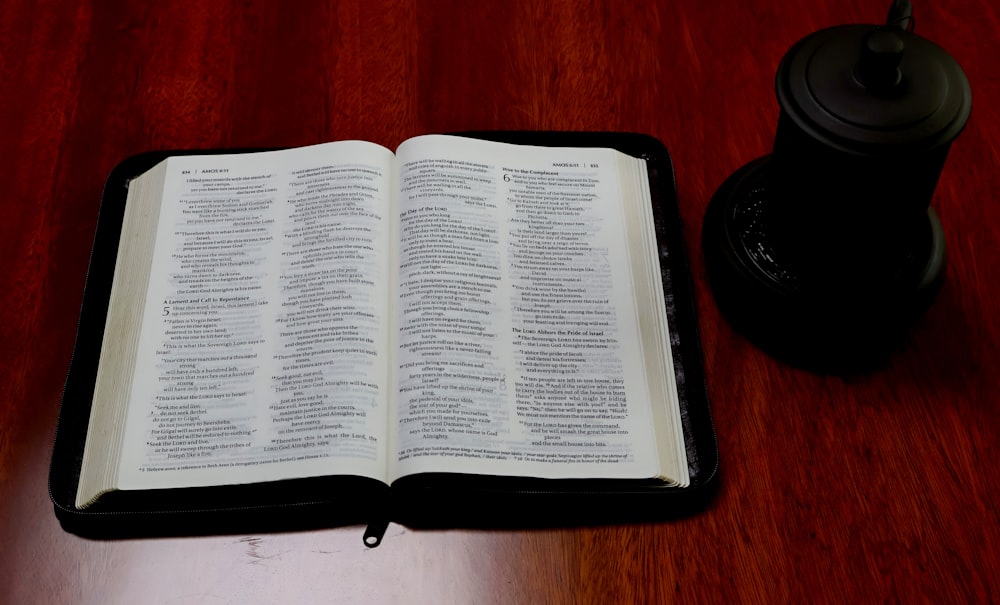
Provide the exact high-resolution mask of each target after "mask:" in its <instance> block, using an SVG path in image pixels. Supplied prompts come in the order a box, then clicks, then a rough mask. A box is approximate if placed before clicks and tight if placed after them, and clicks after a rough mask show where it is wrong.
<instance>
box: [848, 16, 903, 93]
mask: <svg viewBox="0 0 1000 605" xmlns="http://www.w3.org/2000/svg"><path fill="white" fill-rule="evenodd" d="M904 49H905V45H904V44H903V39H902V38H900V37H899V36H898V35H897V34H896V33H894V32H892V31H888V30H884V29H873V30H872V31H871V32H869V34H868V35H867V36H865V40H864V44H863V45H862V47H861V60H860V61H858V64H857V66H856V67H855V78H856V79H857V80H858V82H859V83H860V84H861V85H862V86H864V87H865V88H866V89H868V90H870V91H871V92H872V93H874V94H876V95H879V96H888V95H891V94H892V93H893V92H895V91H896V90H897V89H898V88H899V85H900V84H901V83H902V81H903V74H902V72H901V71H900V70H899V64H900V63H901V62H902V60H903V50H904Z"/></svg>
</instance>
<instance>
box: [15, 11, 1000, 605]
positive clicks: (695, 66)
mask: <svg viewBox="0 0 1000 605" xmlns="http://www.w3.org/2000/svg"><path fill="white" fill-rule="evenodd" d="M887 4H888V3H887V2H885V1H883V2H875V3H871V2H862V0H848V1H841V0H838V1H834V0H821V1H819V2H798V1H793V0H771V1H769V2H766V3H765V2H746V1H735V0H722V1H721V2H701V1H698V0H677V1H673V2H658V3H654V2H612V1H608V2H566V1H563V0H546V1H541V0H534V1H529V0H525V1H518V2H461V1H457V0H451V1H447V2H446V1H441V2H433V3H431V2H413V1H412V0H410V1H407V0H365V1H358V0H344V1H342V2H328V3H320V2H284V3H279V2H265V1H263V0H246V1H243V0H241V1H236V0H217V1H214V2H194V1H188V2H180V1H178V2H132V1H124V0H102V1H101V2H86V1H80V2H72V1H69V0H31V1H28V0H2V1H0V143H2V144H0V192H2V195H0V208H2V217H3V220H2V221H0V230H2V236H0V259H2V261H3V269H2V275H3V279H2V280H0V283H2V285H3V290H2V293H0V317H2V321H0V345H2V346H0V392H2V393H3V397H2V399H0V602H2V603H11V604H19V603H95V604H97V603H101V604H103V603H205V604H214V603H252V602H262V603H277V602H281V603H309V602H363V603H369V602H405V603H411V602H418V603H491V602H495V603H517V602H524V603H534V602H552V603H584V602H596V603H616V602H669V601H675V600H676V601H678V602H684V603H692V602H706V603H735V602H767V603H813V602H835V603H867V602H873V603H883V602H887V603H921V602H929V603H931V602H932V603H967V602H968V603H986V602H997V601H1000V513H998V508H997V502H998V501H1000V488H998V487H997V485H998V479H1000V473H998V472H997V470H996V468H995V467H996V464H997V461H998V460H1000V448H998V434H1000V371H998V365H1000V245H998V240H1000V206H998V203H997V202H998V199H997V198H998V192H1000V176H998V174H1000V165H998V164H1000V163H998V160H1000V157H998V156H1000V143H998V142H997V141H998V140H1000V112H997V110H996V109H995V107H996V106H997V105H998V104H1000V78H998V75H997V74H998V71H1000V50H998V49H1000V10H998V8H997V6H998V5H997V4H996V3H995V2H994V1H993V0H965V1H963V2H950V3H949V2H918V3H917V7H916V30H917V32H918V33H920V34H922V35H923V36H925V37H928V38H930V39H931V40H933V41H936V42H937V43H939V44H941V45H942V46H944V47H945V48H947V50H948V51H949V52H950V53H952V54H953V55H954V56H955V57H956V58H957V59H958V61H959V62H960V63H961V64H962V65H963V67H964V68H965V70H966V72H967V74H968V76H969V79H970V81H971V84H972V90H973V98H974V101H973V114H972V118H971V120H970V121H969V124H968V127H967V128H966V130H965V132H964V133H963V134H962V135H961V136H960V138H959V139H958V141H957V143H956V144H955V145H954V147H953V148H952V151H951V155H950V157H949V159H948V162H947V165H946V167H945V170H944V174H943V176H942V178H941V181H940V184H939V187H938V189H937V194H936V197H935V201H934V204H935V207H936V208H937V209H938V212H939V214H940V216H941V219H942V222H943V224H944V230H945V232H946V235H947V239H948V242H949V246H950V265H949V274H948V279H947V282H946V284H945V286H944V289H943V291H942V292H941V294H940V296H939V298H938V300H937V302H936V303H935V304H934V306H933V307H932V309H931V310H930V311H929V313H928V314H927V315H926V316H925V317H924V319H923V320H922V321H921V323H920V324H919V325H918V326H917V327H916V328H915V329H914V330H913V332H912V334H911V337H910V338H909V339H908V340H907V342H906V343H904V345H903V348H902V350H901V351H900V352H899V353H898V354H897V355H895V356H894V357H893V358H892V359H891V361H890V363H889V364H888V365H887V367H885V368H883V369H881V370H879V371H877V372H875V373H872V374H870V375H865V376H860V377H855V378H851V379H844V378H838V377H831V376H818V375H814V374H810V373H807V372H803V371H800V370H796V369H793V368H790V367H788V366H786V365H783V364H781V363H778V362H776V361H774V360H772V359H771V358H769V357H767V356H766V355H764V354H763V353H761V352H760V351H759V350H757V349H756V348H755V347H754V346H752V345H750V344H749V343H748V342H746V341H745V340H744V339H743V338H741V337H740V336H739V335H737V334H736V333H734V332H733V330H732V329H731V328H730V326H729V325H728V324H727V323H726V322H725V321H724V320H723V319H722V318H721V316H720V314H719V312H718V309H717V307H716V306H715V303H714V301H713V299H712V297H711V294H710V292H709V290H708V287H707V282H706V276H705V268H704V261H703V258H702V256H701V242H700V228H701V220H702V216H703V214H704V212H705V208H706V205H707V204H708V201H709V199H710V197H711V195H712V193H713V191H714V190H715V189H716V187H718V186H719V184H720V183H721V182H722V181H723V179H724V178H725V177H726V176H727V175H728V174H730V173H731V172H732V171H733V170H734V169H736V168H737V167H739V166H740V165H742V164H743V163H745V162H747V161H749V160H751V159H753V158H755V157H758V156H760V155H763V154H765V153H767V152H769V150H770V145H771V142H772V139H773V135H774V129H775V124H776V120H777V115H778V108H777V104H776V101H775V99H774V91H773V77H774V72H775V68H776V66H777V64H778V61H779V59H780V58H781V56H782V54H783V53H784V52H785V50H786V49H787V48H788V47H789V46H790V45H791V44H792V43H793V42H795V41H796V40H798V39H799V38H801V37H802V36H804V35H806V34H808V33H810V32H812V31H814V30H816V29H818V28H821V27H826V26H831V25H837V24H843V23H857V22H875V21H879V20H881V19H882V18H883V17H884V14H885V9H886V8H887ZM883 5H886V6H883ZM467 129H570V130H630V131H639V132H645V133H649V134H652V135H654V136H656V137H658V138H660V139H661V140H663V141H664V142H665V143H666V145H667V146H668V147H669V149H670V150H671V152H672V155H673V159H674V163H675V169H676V172H677V188H678V193H679V199H680V211H681V215H682V219H683V223H684V230H685V233H686V237H687V246H688V249H689V250H690V253H691V257H692V264H693V267H692V269H693V275H694V284H695V290H696V295H697V300H698V307H699V313H700V323H701V330H702V335H703V339H704V351H705V363H706V371H707V378H708V388H709V392H710V395H711V398H712V401H713V411H714V416H715V420H716V424H717V430H718V439H719V448H720V453H721V459H722V477H721V488H720V490H719V492H718V494H717V496H716V498H715V499H714V501H713V503H712V505H711V506H710V507H709V509H708V510H706V511H704V512H703V513H701V514H699V515H696V516H693V517H691V518H687V519H684V520H679V521H675V522H668V523H660V524H648V525H629V526H608V527H598V528H581V529H560V530H538V531H493V532H487V531H465V530H463V531H457V530H456V531H420V530H411V529H408V528H406V527H402V526H398V525H391V526H390V527H389V530H388V533H387V535H386V538H385V541H384V542H383V544H382V546H380V547H379V548H377V549H374V550H371V549H366V548H365V547H364V546H363V545H362V541H361V532H362V529H361V528H359V527H346V528H337V529H330V530H324V531H314V532H302V533H293V534H277V535H264V534H262V535H237V536H221V537H208V538H188V539H157V540H133V541H124V542H97V541H87V540H83V539H80V538H77V537H75V536H73V535H69V534H66V533H64V532H63V531H62V530H61V529H60V527H59V525H58V523H57V522H56V519H55V517H54V515H53V512H52V508H51V506H50V503H49V499H48V495H47V492H46V473H47V467H48V462H49V450H50V446H51V441H52V436H53V429H54V426H55V421H56V417H57V413H58V408H59V401H60V394H61V389H62V381H63V379H64V376H65V372H66V369H67V367H68V364H69V360H70V353H71V350H72V346H73V338H74V333H75V328H76V321H77V313H78V309H79V304H80V300H81V296H82V291H83V285H84V278H85V275H86V272H87V259H88V254H89V251H90V244H91V238H92V235H93V230H94V226H95V222H96V219H97V212H98V202H99V199H100V194H101V187H102V184H103V180H104V178H105V176H106V175H107V173H108V171H109V170H110V169H111V167H112V166H113V165H114V164H115V163H116V162H117V161H119V160H120V159H122V158H124V157H125V156H128V155H130V154H134V153H137V152H141V151H145V150H150V149H162V148H188V147H253V146H286V145H288V146H291V145H304V144H310V143H316V142H320V141H327V140H333V139H349V138H361V139H367V140H371V141H375V142H377V143H381V144H384V145H386V146H389V147H394V146H395V145H397V144H398V143H399V142H400V141H402V140H403V139H405V138H407V137H410V136H413V135H417V134H422V133H428V132H445V131H456V130H467Z"/></svg>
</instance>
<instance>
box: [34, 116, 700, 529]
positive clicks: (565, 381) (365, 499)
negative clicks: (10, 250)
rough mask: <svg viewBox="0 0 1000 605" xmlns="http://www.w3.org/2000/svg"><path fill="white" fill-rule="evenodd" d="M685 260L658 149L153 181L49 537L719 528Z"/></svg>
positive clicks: (84, 393)
mask: <svg viewBox="0 0 1000 605" xmlns="http://www.w3.org/2000/svg"><path fill="white" fill-rule="evenodd" d="M480 138H482V139H498V140H502V141H507V142H506V143H502V142H489V141H487V140H479V139H480ZM509 143H518V144H509ZM682 240H683V234H682V231H681V226H680V222H679V216H678V213H677V207H676V198H675V193H674V185H673V171H672V168H671V165H670V159H669V156H668V154H667V151H666V149H665V148H664V147H663V145H662V144H661V143H659V142H658V141H656V140H655V139H653V138H652V137H647V136H643V135H637V134H629V133H541V132H534V133H531V132H506V133H505V132H494V133H467V134H466V135H465V136H425V137H417V138H414V139H411V140H409V141H406V142H404V143H403V144H402V145H400V147H399V148H398V149H397V150H396V152H395V153H392V152H390V151H389V150H387V149H385V148H382V147H380V146H377V145H374V144H370V143H364V142H358V141H346V142H338V143H330V144H325V145H317V146H312V147H306V148H299V149H291V150H282V151H269V152H262V153H246V152H233V153H226V152H219V151H212V152H205V153H202V154H198V155H195V154H193V153H192V152H188V151H179V152H149V153H145V154H140V155H138V156H132V157H130V158H128V159H126V160H124V161H123V162H121V163H120V164H119V165H118V166H117V167H116V168H115V169H114V170H113V171H112V173H111V175H110V176H109V177H108V181H107V185H106V187H105V190H104V194H103V198H102V204H101V215H100V219H99V221H98V227H97V232H96V234H95V237H94V249H93V251H92V253H91V263H90V268H89V270H88V279H87V286H86V290H85V293H84V299H83V306H82V309H81V313H80V323H79V327H78V333H77V340H76V346H75V349H74V356H73V360H72V363H71V365H70V369H69V373H68V375H67V380H66V387H65V390H64V394H63V403H62V408H61V411H60V415H59V425H58V428H57V431H56V439H55V443H54V447H53V453H52V464H51V467H50V475H49V493H50V496H51V498H52V502H53V505H54V508H55V512H56V515H57V517H58V518H59V520H60V522H61V523H62V524H63V527H64V528H66V529H67V530H68V531H71V532H74V533H79V534H81V535H86V536H88V537H97V538H100V537H116V536H141V535H151V534H155V535H167V534H169V535H176V534H178V533H184V534H189V533H219V532H229V531H239V532H244V531H261V530H267V529H270V530H274V529H294V528H297V527H301V528H305V527H316V526H329V525H340V524H344V523H357V522H359V521H361V522H366V521H367V522H369V523H373V525H370V526H369V531H370V532H371V531H372V527H374V528H375V530H374V531H375V534H377V533H378V532H380V531H382V530H384V527H385V525H384V523H385V522H387V521H388V520H395V521H399V522H401V523H404V524H407V525H411V526H428V525H442V524H443V525H446V526H457V525H465V526H467V525H474V526H481V525H483V524H486V525H490V526H493V525H497V524H501V525H507V524H508V523H514V524H516V525H520V524H522V523H529V524H538V523H557V524H565V523H577V522H582V523H593V522H615V521H621V520H626V519H632V520H644V519H646V520H651V519H656V518H663V517H664V516H674V515H676V514H684V513H685V512H688V511H693V510H694V509H693V508H691V507H692V506H693V507H696V508H701V506H702V505H703V504H704V503H705V500H704V497H706V496H709V495H710V493H711V491H712V489H711V488H712V487H714V485H715V483H716V482H715V478H716V476H717V474H716V470H717V468H718V450H717V448H716V445H715V434H714V429H713V427H712V422H711V417H710V413H709V409H708V401H707V394H706V392H705V384H704V382H703V380H704V379H703V377H702V376H703V374H702V369H701V350H700V344H699V338H698V333H697V322H696V317H695V308H694V299H693V295H692V292H691V284H690V281H689V276H688V267H687V260H686V256H685V254H684V246H683V241H682ZM498 507H500V508H498ZM487 509H489V510H491V511H497V510H501V511H505V512H503V513H501V514H499V515H498V514H497V513H496V512H492V513H489V514H484V513H485V511H486V510H487ZM577 513H578V514H577ZM151 515H152V516H151ZM154 519H155V523H151V520H154ZM379 528H381V529H379ZM373 540H374V543H377V542H378V535H374V538H373ZM366 543H369V544H371V542H369V536H367V535H366Z"/></svg>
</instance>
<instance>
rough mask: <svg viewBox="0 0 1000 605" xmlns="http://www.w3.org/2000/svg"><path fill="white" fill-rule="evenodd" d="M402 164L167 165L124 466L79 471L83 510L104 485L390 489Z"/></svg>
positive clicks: (353, 148) (350, 158)
mask: <svg viewBox="0 0 1000 605" xmlns="http://www.w3.org/2000/svg"><path fill="white" fill-rule="evenodd" d="M392 163H393V156H392V153H391V152H390V151H389V150H387V149H385V148H382V147H380V146H377V145H374V144H370V143H363V142H356V141H348V142H340V143H329V144H325V145H317V146H313V147H306V148H299V149H293V150H284V151H277V152H264V153H255V154H237V155H209V156H177V157H173V158H170V159H169V160H167V164H166V167H165V172H166V173H165V176H164V177H163V178H164V180H163V188H162V203H161V205H160V210H159V219H158V226H157V231H156V236H155V243H154V245H153V247H152V258H151V261H150V264H149V266H150V267H151V270H150V278H149V284H148V288H147V289H146V291H145V302H144V304H143V306H142V309H143V312H142V317H141V322H140V325H139V326H133V327H132V328H138V329H139V336H138V340H137V344H136V346H135V348H136V351H137V352H136V355H135V359H134V371H133V372H131V373H130V376H131V379H130V380H128V385H127V386H126V387H125V388H122V389H120V390H123V391H125V392H124V393H123V395H122V396H123V397H124V398H125V400H126V401H127V414H126V415H125V421H124V424H123V431H122V435H121V443H120V456H119V461H118V462H117V463H116V462H115V461H113V460H112V461H109V462H108V464H113V465H115V464H116V468H117V472H115V473H112V475H113V476H114V480H113V485H106V486H95V485H94V484H93V483H94V482H93V481H90V480H87V478H86V477H81V487H80V492H79V493H78V503H77V505H78V506H82V505H85V504H87V503H88V502H91V501H93V500H94V499H95V498H96V497H97V496H98V495H99V494H100V493H102V492H103V491H107V490H109V489H125V490H132V489H156V488H169V487H195V486H207V485H221V484H234V483H252V482H260V481H273V480H279V479H289V478H298V477H309V476H325V475H336V474H352V475H361V476H366V477H371V478H376V479H381V480H384V479H385V473H386V455H387V448H386V445H385V441H386V435H385V426H386V413H387V412H386V409H387V391H388V389H387V350H386V342H387V332H386V330H387V328H386V325H387V323H388V322H387V321H386V318H387V312H388V311H387V300H388V297H387V292H388V281H387V279H388V273H389V272H388V256H389V255H388V248H389V243H388V234H389V205H390V193H389V191H390V186H391V172H392ZM129 203H130V204H134V203H137V202H135V201H133V200H131V199H130V200H129ZM119 277H120V276H119V275H118V274H116V275H115V281H116V282H118V281H119ZM114 304H115V301H114V300H112V305H114ZM109 315H111V313H110V312H109ZM117 332H121V330H117ZM114 333H116V330H115V329H114V327H113V326H110V325H109V334H114ZM105 340H106V342H105V344H108V343H107V338H106V339H105ZM102 362H103V359H102ZM101 371H103V368H102V370H99V377H98V382H99V384H98V387H100V382H101V380H102V377H101V375H100V373H101ZM113 379H114V377H113V376H112V377H105V381H107V380H113ZM126 379H127V377H126ZM98 392H101V391H100V388H99V389H98ZM92 425H93V422H92ZM94 434H98V433H97V432H96V431H94ZM104 445H105V444H101V443H90V442H89V441H88V443H87V450H88V451H90V450H93V449H99V448H101V447H104ZM111 449H112V450H113V449H114V448H113V447H112V448H111ZM86 458H87V454H85V465H84V466H85V470H84V472H83V473H82V474H83V475H86V474H87V471H86V466H87V463H86ZM98 466H99V465H98Z"/></svg>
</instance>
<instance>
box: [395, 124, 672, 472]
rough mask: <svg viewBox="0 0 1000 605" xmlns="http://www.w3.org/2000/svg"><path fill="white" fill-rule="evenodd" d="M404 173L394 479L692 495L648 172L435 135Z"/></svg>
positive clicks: (617, 156)
mask: <svg viewBox="0 0 1000 605" xmlns="http://www.w3.org/2000/svg"><path fill="white" fill-rule="evenodd" d="M397 164H398V175H397V180H398V184H397V186H398V189H399V197H398V204H397V207H396V212H397V216H398V218H397V222H396V225H395V230H396V232H395V234H394V237H393V239H394V241H395V242H397V245H398V250H397V255H398V258H399V263H398V269H397V274H396V275H395V276H394V277H393V280H394V281H395V283H396V284H397V289H398V293H397V297H396V298H395V299H394V301H395V304H396V305H397V306H396V309H395V312H394V313H392V315H393V317H394V319H395V323H394V325H393V326H392V329H391V333H393V334H395V335H396V341H395V343H394V347H392V350H394V351H395V359H394V362H393V368H394V372H395V374H394V376H393V377H392V383H393V384H395V387H396V392H395V397H394V398H393V401H392V403H391V405H390V431H389V434H390V439H391V443H390V451H391V452H394V453H392V454H390V457H389V460H390V466H391V468H390V478H391V479H396V478H399V477H402V476H405V475H409V474H415V473H422V472H455V473H470V474H482V475H515V476H525V477H542V478H632V479H648V478H659V479H663V480H665V481H667V482H669V483H674V484H679V485H685V484H686V483H687V481H688V478H687V464H686V459H685V455H684V444H683V437H682V436H681V430H680V418H679V409H678V404H677V396H676V388H675V386H674V376H673V369H672V364H671V360H670V348H669V333H668V328H667V325H666V314H665V312H664V303H663V292H662V287H661V285H660V283H659V271H658V264H657V255H656V240H655V234H654V232H653V228H652V217H651V211H650V200H649V189H648V181H647V180H646V171H645V163H644V162H643V161H642V160H637V159H635V158H629V157H628V156H625V155H623V154H621V153H619V152H617V151H614V150H610V149H592V148H549V147H531V146H523V145H510V144H504V143H494V142H487V141H481V140H476V139H468V138H462V137H448V136H427V137H418V138H415V139H411V140H409V141H407V142H405V143H404V144H403V145H401V146H400V147H399V149H398V150H397Z"/></svg>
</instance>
